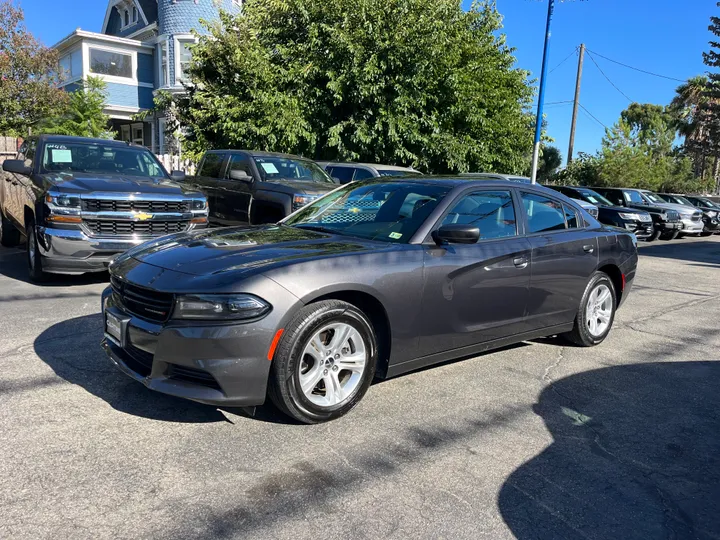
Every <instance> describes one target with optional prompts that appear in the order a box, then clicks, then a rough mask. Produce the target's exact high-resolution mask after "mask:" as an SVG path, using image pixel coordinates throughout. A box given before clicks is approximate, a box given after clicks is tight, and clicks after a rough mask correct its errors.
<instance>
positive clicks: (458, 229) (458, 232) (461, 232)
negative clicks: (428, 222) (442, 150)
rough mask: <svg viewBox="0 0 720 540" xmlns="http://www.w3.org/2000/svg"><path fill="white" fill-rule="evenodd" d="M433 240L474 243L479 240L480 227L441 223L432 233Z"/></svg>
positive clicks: (450, 242)
mask: <svg viewBox="0 0 720 540" xmlns="http://www.w3.org/2000/svg"><path fill="white" fill-rule="evenodd" d="M433 239H434V240H435V242H438V243H442V242H447V243H449V244H474V243H476V242H477V241H478V240H480V229H479V228H477V227H474V226H473V225H457V224H453V225H443V226H442V227H440V228H439V229H438V230H437V231H435V232H434V233H433Z"/></svg>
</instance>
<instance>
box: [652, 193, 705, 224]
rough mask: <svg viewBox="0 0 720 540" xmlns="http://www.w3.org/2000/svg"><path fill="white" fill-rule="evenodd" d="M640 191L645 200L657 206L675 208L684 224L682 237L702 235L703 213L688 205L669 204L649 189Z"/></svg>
mask: <svg viewBox="0 0 720 540" xmlns="http://www.w3.org/2000/svg"><path fill="white" fill-rule="evenodd" d="M639 191H640V194H641V195H642V196H643V197H644V198H645V200H647V201H650V202H653V203H655V204H661V205H663V206H666V207H668V208H673V209H674V210H677V211H678V212H679V214H680V219H681V220H682V222H683V228H682V229H681V230H680V234H681V235H690V234H692V235H695V234H697V235H699V234H702V232H703V229H704V225H703V222H702V212H700V211H699V210H697V209H696V208H694V207H691V206H688V205H686V204H676V203H671V202H667V201H666V200H664V199H663V198H662V197H660V196H659V195H658V194H657V193H653V192H652V191H649V190H647V189H642V190H639Z"/></svg>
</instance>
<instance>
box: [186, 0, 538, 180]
mask: <svg viewBox="0 0 720 540" xmlns="http://www.w3.org/2000/svg"><path fill="white" fill-rule="evenodd" d="M208 27H209V30H210V34H209V35H208V36H207V37H201V38H200V41H199V43H198V44H197V45H196V46H195V47H194V49H193V62H192V65H191V67H190V69H189V74H190V78H191V80H192V84H190V85H189V86H188V93H187V95H186V96H184V97H182V98H180V99H178V100H177V110H178V119H179V120H180V122H181V123H182V125H183V126H185V127H186V129H187V132H186V145H187V147H188V149H189V150H191V151H194V152H195V153H197V152H200V151H202V150H204V149H207V148H222V147H233V148H242V147H247V148H258V149H265V150H276V151H285V152H292V153H297V154H302V155H306V156H308V157H313V158H316V159H320V158H323V159H341V160H354V161H371V162H380V163H389V164H401V165H412V166H414V167H416V168H419V169H421V170H425V171H433V172H446V171H469V170H474V171H484V170H497V171H502V172H520V171H522V170H523V169H524V168H525V167H526V163H525V162H526V160H527V155H528V150H529V148H531V146H532V131H531V126H532V122H533V117H532V115H531V114H530V112H529V106H530V103H531V99H532V95H533V90H532V88H531V87H530V85H529V82H528V73H527V72H525V71H523V70H519V69H516V68H515V67H514V64H515V59H514V57H513V54H512V50H511V49H510V48H509V47H507V45H506V44H505V38H504V36H503V35H499V34H498V32H499V30H500V28H501V16H500V15H499V14H498V12H497V10H496V8H495V3H494V1H490V0H483V1H479V2H475V3H474V4H473V5H472V7H471V8H470V10H469V11H464V10H463V9H462V8H461V5H460V2H458V1H457V0H435V1H432V2H428V1H427V0H326V1H323V2H316V1H313V0H248V1H247V2H246V3H244V5H243V12H242V14H240V15H237V16H231V15H229V14H222V15H221V17H220V20H219V22H218V23H215V24H212V25H209V26H208Z"/></svg>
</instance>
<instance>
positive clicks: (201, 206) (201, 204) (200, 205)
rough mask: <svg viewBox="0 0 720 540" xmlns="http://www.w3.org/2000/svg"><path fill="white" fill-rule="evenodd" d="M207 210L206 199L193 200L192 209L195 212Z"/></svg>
mask: <svg viewBox="0 0 720 540" xmlns="http://www.w3.org/2000/svg"><path fill="white" fill-rule="evenodd" d="M206 208H207V201H206V200H205V199H193V201H192V209H193V210H205V209H206Z"/></svg>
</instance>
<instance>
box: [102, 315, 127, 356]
mask: <svg viewBox="0 0 720 540" xmlns="http://www.w3.org/2000/svg"><path fill="white" fill-rule="evenodd" d="M129 321H130V318H129V317H123V316H122V315H120V314H119V313H117V312H115V310H107V311H106V312H105V337H106V338H107V339H109V340H110V341H112V342H113V343H115V345H117V346H118V347H125V341H126V339H127V325H128V322H129Z"/></svg>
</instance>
